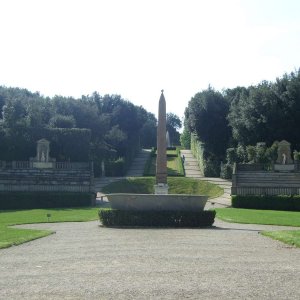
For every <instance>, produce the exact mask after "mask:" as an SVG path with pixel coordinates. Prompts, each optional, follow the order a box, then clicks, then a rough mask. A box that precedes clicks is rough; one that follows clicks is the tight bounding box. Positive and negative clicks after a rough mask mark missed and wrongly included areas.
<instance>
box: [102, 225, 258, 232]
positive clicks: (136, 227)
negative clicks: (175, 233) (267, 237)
mask: <svg viewBox="0 0 300 300" xmlns="http://www.w3.org/2000/svg"><path fill="white" fill-rule="evenodd" d="M99 227H100V228H107V229H120V230H123V229H135V230H149V229H151V230H180V229H189V230H225V231H226V230H233V231H249V232H259V230H257V229H243V228H224V227H217V226H208V227H177V228H176V227H139V226H103V225H102V224H100V225H99Z"/></svg>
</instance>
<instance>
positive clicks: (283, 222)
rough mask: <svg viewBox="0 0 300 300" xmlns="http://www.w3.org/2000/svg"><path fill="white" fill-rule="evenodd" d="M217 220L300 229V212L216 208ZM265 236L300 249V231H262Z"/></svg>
mask: <svg viewBox="0 0 300 300" xmlns="http://www.w3.org/2000/svg"><path fill="white" fill-rule="evenodd" d="M216 211H217V218H219V219H221V220H223V221H227V222H233V223H246V224H265V225H280V226H294V227H300V212H292V211H278V210H255V209H241V208H216ZM261 233H262V234H263V235H265V236H268V237H270V238H273V239H275V240H279V241H281V242H284V243H286V244H290V245H294V246H296V247H300V230H281V231H262V232H261Z"/></svg>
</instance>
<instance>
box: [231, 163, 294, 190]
mask: <svg viewBox="0 0 300 300" xmlns="http://www.w3.org/2000/svg"><path fill="white" fill-rule="evenodd" d="M286 166H289V165H286ZM231 194H232V195H299V194H300V172H299V171H298V168H297V165H295V167H294V168H293V171H288V169H287V171H274V170H272V171H266V170H263V166H262V165H261V166H259V165H258V164H257V165H237V166H236V167H235V168H234V173H233V175H232V188H231Z"/></svg>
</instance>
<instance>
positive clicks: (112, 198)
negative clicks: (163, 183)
mask: <svg viewBox="0 0 300 300" xmlns="http://www.w3.org/2000/svg"><path fill="white" fill-rule="evenodd" d="M106 196H107V199H108V201H109V202H110V204H111V208H113V209H119V210H139V211H150V210H152V211H153V210H154V211H202V210H203V209H204V206H205V204H206V201H207V199H208V196H202V195H185V194H168V195H154V194H121V193H120V194H107V195H106Z"/></svg>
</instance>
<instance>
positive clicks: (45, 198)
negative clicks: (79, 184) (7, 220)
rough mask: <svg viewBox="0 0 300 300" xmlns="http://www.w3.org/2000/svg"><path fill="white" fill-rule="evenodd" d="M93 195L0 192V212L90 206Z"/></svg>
mask: <svg viewBox="0 0 300 300" xmlns="http://www.w3.org/2000/svg"><path fill="white" fill-rule="evenodd" d="M95 198H96V196H95V195H94V194H93V193H69V192H62V193H59V192H0V210H6V209H31V208H58V207H80V206H90V205H92V204H93V199H95Z"/></svg>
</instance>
